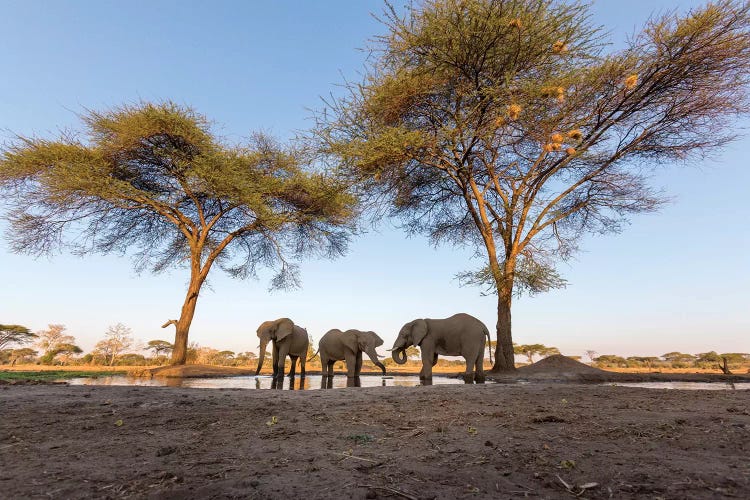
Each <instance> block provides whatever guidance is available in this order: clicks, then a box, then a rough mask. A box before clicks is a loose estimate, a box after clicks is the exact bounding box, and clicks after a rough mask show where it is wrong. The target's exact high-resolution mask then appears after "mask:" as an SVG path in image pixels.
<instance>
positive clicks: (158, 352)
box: [146, 340, 173, 359]
mask: <svg viewBox="0 0 750 500" xmlns="http://www.w3.org/2000/svg"><path fill="white" fill-rule="evenodd" d="M146 349H148V350H149V351H153V352H154V357H155V358H157V359H158V358H160V357H161V356H167V355H169V353H171V352H172V349H173V346H172V343H171V342H167V341H166V340H149V341H148V344H147V346H146Z"/></svg>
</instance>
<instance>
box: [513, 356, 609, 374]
mask: <svg viewBox="0 0 750 500" xmlns="http://www.w3.org/2000/svg"><path fill="white" fill-rule="evenodd" d="M518 373H519V374H523V375H532V374H533V375H537V374H549V375H562V374H570V375H582V374H593V373H597V374H603V373H604V370H600V369H599V368H594V367H593V366H589V365H585V364H583V363H581V362H580V361H576V360H575V359H571V358H568V357H566V356H563V355H561V354H555V355H553V356H549V357H547V358H544V359H542V360H540V361H537V362H536V363H533V364H530V365H527V366H522V367H521V368H519V369H518Z"/></svg>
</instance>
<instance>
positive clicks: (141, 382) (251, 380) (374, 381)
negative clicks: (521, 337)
mask: <svg viewBox="0 0 750 500" xmlns="http://www.w3.org/2000/svg"><path fill="white" fill-rule="evenodd" d="M68 383H70V384H71V385H130V386H147V387H192V388H200V389H277V390H284V389H286V390H315V389H340V388H345V387H387V386H400V387H413V386H417V385H433V384H435V385H444V384H451V385H452V384H463V380H462V379H456V378H447V377H434V378H433V379H432V380H419V378H418V377H417V376H416V375H415V376H387V377H382V376H380V375H363V376H361V377H352V378H348V377H346V375H336V376H333V377H322V376H320V375H308V376H306V377H284V378H283V379H282V380H274V379H273V377H271V376H258V377H255V376H246V377H221V378H220V377H215V378H164V377H156V378H152V379H148V378H140V377H128V376H124V375H118V376H111V377H97V378H74V379H70V380H68Z"/></svg>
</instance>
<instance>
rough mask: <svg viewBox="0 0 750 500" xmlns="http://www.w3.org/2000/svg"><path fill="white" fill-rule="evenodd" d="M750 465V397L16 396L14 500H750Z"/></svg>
mask: <svg viewBox="0 0 750 500" xmlns="http://www.w3.org/2000/svg"><path fill="white" fill-rule="evenodd" d="M558 364H561V363H560V362H559V361H558ZM563 364H564V363H563ZM542 368H544V367H542ZM562 368H563V369H560V367H558V370H557V371H558V374H557V378H560V375H559V374H560V373H562V372H564V371H565V369H568V370H570V369H571V367H570V366H569V365H565V366H563V367H562ZM536 370H537V372H538V373H536V376H537V378H538V377H539V376H540V375H543V374H546V375H549V374H550V373H552V372H553V371H554V370H552V367H549V366H548V367H546V368H544V369H543V370H540V369H539V367H537V368H536ZM527 371H529V373H526V374H523V373H522V372H523V371H522V370H519V373H520V376H521V377H522V378H523V377H526V378H530V379H534V375H535V374H534V373H531V372H533V371H534V370H528V369H527ZM563 378H564V377H563ZM748 456H750V392H748V391H744V390H743V391H663V390H653V389H652V390H649V389H634V388H628V387H617V386H600V385H581V384H576V383H550V382H549V381H548V380H545V379H542V380H541V381H537V382H535V383H530V384H526V385H518V384H486V385H483V386H481V385H457V386H445V385H443V386H437V385H435V386H426V387H385V388H383V387H373V388H348V389H335V390H329V391H270V390H269V391H254V390H231V389H228V390H217V389H213V390H201V389H178V388H147V387H105V386H65V385H4V386H0V497H3V498H41V497H47V498H128V497H131V498H132V497H136V498H149V497H150V498H307V499H316V498H394V499H395V498H418V499H428V498H440V499H442V498H445V499H449V498H524V497H530V498H565V497H571V498H572V497H576V496H578V497H580V498H644V497H646V498H657V497H660V498H680V499H682V498H719V497H737V498H750V460H748Z"/></svg>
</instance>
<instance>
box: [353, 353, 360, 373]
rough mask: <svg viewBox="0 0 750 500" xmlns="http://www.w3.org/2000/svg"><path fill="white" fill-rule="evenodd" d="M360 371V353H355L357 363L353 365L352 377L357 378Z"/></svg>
mask: <svg viewBox="0 0 750 500" xmlns="http://www.w3.org/2000/svg"><path fill="white" fill-rule="evenodd" d="M361 371H362V351H357V362H356V364H355V365H354V376H355V377H359V374H360V372H361Z"/></svg>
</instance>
